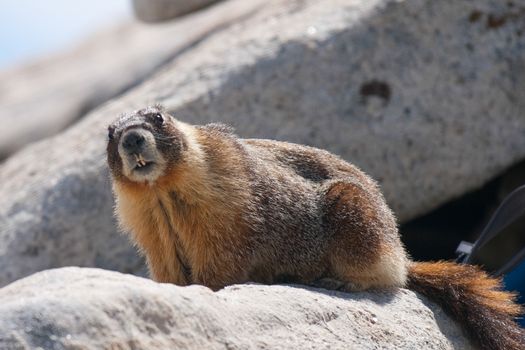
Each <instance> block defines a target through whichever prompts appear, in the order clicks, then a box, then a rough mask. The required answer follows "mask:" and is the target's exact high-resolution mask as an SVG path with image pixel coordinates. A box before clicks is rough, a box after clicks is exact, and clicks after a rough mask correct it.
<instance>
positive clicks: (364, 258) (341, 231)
mask: <svg viewBox="0 0 525 350" xmlns="http://www.w3.org/2000/svg"><path fill="white" fill-rule="evenodd" d="M323 221H324V225H325V229H326V230H327V235H328V237H329V240H330V243H329V250H328V264H329V268H328V276H325V277H327V280H330V279H332V280H335V281H341V282H342V283H343V284H344V286H342V287H340V288H337V289H340V290H347V291H358V290H365V289H369V288H385V287H401V286H403V285H404V284H405V281H406V274H407V272H406V269H407V258H406V256H405V251H404V249H403V247H402V245H401V243H400V241H399V237H398V233H397V227H396V223H395V219H394V217H393V215H392V213H391V212H390V209H388V207H387V206H386V204H385V203H384V200H383V197H382V196H381V195H380V194H379V192H378V190H377V189H376V188H375V187H371V188H365V186H364V185H362V184H360V183H357V182H354V181H352V180H348V181H340V180H339V181H334V182H331V183H330V184H329V185H328V186H327V187H326V191H325V192H324V200H323ZM319 282H321V283H323V281H322V280H320V281H319ZM331 283H332V284H334V282H333V281H332V282H331Z"/></svg>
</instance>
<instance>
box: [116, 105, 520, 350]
mask: <svg viewBox="0 0 525 350" xmlns="http://www.w3.org/2000/svg"><path fill="white" fill-rule="evenodd" d="M158 113H163V115H165V116H166V119H167V121H166V123H164V124H162V125H157V124H155V122H154V120H155V119H154V117H155V115H156V114H158ZM130 128H142V129H144V130H148V131H151V132H152V133H153V134H154V135H155V138H156V142H157V148H158V150H159V154H161V155H162V158H163V159H165V160H166V162H167V166H166V170H165V171H164V172H163V173H162V175H161V176H160V177H158V178H155V179H152V180H151V181H145V182H136V181H132V180H130V179H128V178H127V177H126V176H124V175H123V170H122V167H123V161H122V159H120V157H119V153H118V152H119V151H118V144H119V142H120V137H121V135H122V133H125V132H126V131H127V130H129V129H130ZM110 129H111V132H112V133H114V135H113V134H112V140H110V141H109V142H108V164H109V166H110V168H111V173H112V177H113V180H114V181H113V183H114V192H115V196H116V202H117V205H116V212H117V215H118V217H119V219H120V222H121V225H122V227H123V228H124V229H125V230H127V231H130V232H131V234H132V237H133V240H134V241H135V242H136V244H137V246H138V247H139V248H140V249H141V250H142V251H143V253H144V254H145V255H146V258H147V261H148V265H149V267H150V270H151V274H152V276H153V278H154V279H155V280H157V281H159V282H170V283H175V284H179V285H188V284H191V283H198V284H203V285H206V286H208V287H210V288H213V289H219V288H222V287H224V286H226V285H229V284H233V283H242V282H247V281H255V282H261V283H276V282H298V283H305V284H313V285H318V286H325V287H330V288H340V289H344V290H350V291H353V290H363V289H368V288H391V287H403V286H405V285H407V279H408V286H409V287H410V288H412V289H414V290H416V291H419V292H421V293H423V294H425V295H428V296H429V297H431V298H432V299H433V300H436V301H438V302H439V303H440V304H441V305H442V306H443V307H444V308H445V309H446V310H448V311H449V312H450V313H451V314H452V315H453V316H454V317H456V318H457V319H459V320H460V321H462V322H463V323H464V324H465V325H466V327H467V330H468V332H469V334H471V335H472V336H473V337H474V338H475V339H477V340H478V342H479V344H480V345H481V346H482V347H483V348H484V349H499V348H500V347H499V346H501V345H505V348H508V349H517V347H516V346H515V345H516V344H518V343H519V341H520V340H523V338H522V337H523V334H522V332H521V331H519V329H518V328H517V326H516V325H515V324H514V323H513V321H512V317H513V316H515V315H517V313H518V312H519V308H517V307H516V306H515V304H514V303H513V301H512V300H513V299H512V295H510V294H508V293H504V292H501V291H497V290H496V289H497V287H498V286H499V284H498V282H497V281H495V280H492V279H489V278H487V277H486V276H484V275H483V274H482V273H480V272H479V271H478V270H476V269H473V268H471V267H464V266H458V265H455V264H452V263H435V264H416V263H411V262H410V261H409V259H408V257H407V255H406V253H405V250H404V248H403V246H402V244H401V242H400V239H399V234H398V230H397V225H396V221H395V218H394V216H393V214H392V212H391V211H390V209H389V208H388V206H387V205H386V202H385V200H384V198H383V196H382V194H381V192H380V190H379V189H378V186H377V185H376V183H375V182H374V181H373V180H372V179H370V178H369V177H368V176H367V175H365V174H364V173H363V172H362V171H360V170H359V169H357V168H356V167H355V166H353V165H351V164H349V163H347V162H345V161H343V160H342V159H340V158H339V157H337V156H335V155H333V154H330V153H328V152H326V151H323V150H319V149H315V148H311V147H306V146H301V145H295V144H290V143H285V142H277V141H269V140H243V139H239V138H237V137H236V136H235V135H233V134H232V132H231V130H230V129H229V128H227V127H224V126H221V125H218V124H211V125H207V126H199V127H194V126H190V125H187V124H184V123H181V122H180V121H177V120H175V119H174V118H172V117H170V116H169V115H167V114H166V113H164V112H162V110H160V109H156V108H151V107H150V108H148V109H146V110H141V111H137V112H134V113H132V114H130V115H126V116H124V117H122V118H121V119H120V120H119V121H117V122H116V123H115V124H114V125H112V126H111V127H110ZM170 144H173V147H170ZM500 303H502V305H499V304H500ZM498 322H501V323H498ZM500 324H501V325H504V327H500V326H499V325H500ZM480 332H482V333H483V334H479V333H480Z"/></svg>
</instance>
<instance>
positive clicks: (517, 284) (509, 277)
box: [503, 260, 525, 327]
mask: <svg viewBox="0 0 525 350" xmlns="http://www.w3.org/2000/svg"><path fill="white" fill-rule="evenodd" d="M503 283H504V285H505V289H506V290H510V291H516V292H518V293H519V298H518V302H519V303H520V304H522V305H523V304H525V260H523V261H522V262H521V264H520V265H518V266H516V267H515V268H514V269H513V270H512V271H511V272H509V273H507V274H506V275H505V277H503ZM519 323H520V324H521V326H522V327H525V318H522V319H521V320H519Z"/></svg>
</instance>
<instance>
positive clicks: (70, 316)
mask: <svg viewBox="0 0 525 350" xmlns="http://www.w3.org/2000/svg"><path fill="white" fill-rule="evenodd" d="M0 348H1V349H4V350H15V349H17V350H19V349H37V348H42V349H47V350H54V349H56V350H58V349H199V350H200V349H392V350H395V349H403V350H406V349H426V350H432V349H440V350H445V349H463V350H468V349H472V347H471V346H470V344H469V342H468V340H467V339H466V338H465V337H464V336H463V334H462V331H461V330H460V328H459V327H458V325H457V324H456V323H455V322H453V321H451V320H450V319H449V318H448V317H447V316H446V315H445V314H444V313H443V312H442V311H441V310H440V309H439V308H437V307H436V306H435V305H434V304H432V303H430V302H428V301H426V300H425V299H420V298H418V296H417V295H416V294H415V293H413V292H410V291H408V290H397V291H391V292H384V293H355V294H344V293H338V292H329V291H326V290H322V289H310V288H306V287H302V286H263V285H235V286H231V287H227V288H225V289H223V290H221V291H219V292H216V293H213V292H212V291H211V290H210V289H207V288H205V287H201V286H190V287H178V286H175V285H170V284H158V283H155V282H152V281H150V280H147V279H143V278H139V277H135V276H130V275H124V274H120V273H117V272H110V271H104V270H98V269H88V268H62V269H57V270H49V271H44V272H40V273H37V274H35V275H32V276H31V277H28V278H24V279H22V280H20V281H17V282H15V283H13V284H11V285H9V286H7V287H4V288H2V289H0Z"/></svg>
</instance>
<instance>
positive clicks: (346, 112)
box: [0, 0, 525, 285]
mask: <svg viewBox="0 0 525 350" xmlns="http://www.w3.org/2000/svg"><path fill="white" fill-rule="evenodd" d="M265 3H266V6H264V7H263V8H261V9H260V10H259V11H258V12H257V13H256V14H255V15H253V16H252V17H250V18H247V19H241V20H239V21H238V22H237V23H236V24H235V25H233V26H231V27H228V28H226V29H223V30H220V31H217V32H215V33H213V34H211V35H209V36H208V37H207V38H205V39H203V40H201V41H200V42H199V43H198V44H196V45H194V46H192V47H191V48H188V49H187V50H186V51H185V52H183V53H181V54H179V55H178V56H177V57H176V58H175V59H174V60H173V61H172V62H170V63H169V64H168V65H167V66H165V67H164V68H163V69H162V70H161V71H160V72H159V73H158V74H156V75H155V76H153V77H151V78H150V79H148V80H147V81H145V82H144V83H143V84H141V85H140V86H138V87H136V88H134V89H132V90H130V91H129V92H127V93H126V94H124V95H122V96H120V97H119V98H117V99H115V100H113V101H111V102H110V103H107V104H106V105H104V106H102V107H100V108H98V109H96V110H94V111H93V112H91V113H89V114H88V115H87V116H86V117H85V118H83V119H82V121H80V122H79V123H77V124H76V125H75V126H73V127H72V128H70V129H69V130H67V131H66V132H64V133H62V134H61V135H59V136H57V137H55V138H52V139H49V140H46V141H44V142H41V143H39V144H36V145H33V146H31V147H28V148H26V149H25V150H24V151H22V152H20V153H19V154H17V155H16V156H13V157H11V158H10V159H9V160H8V161H7V162H6V163H5V164H4V165H3V166H1V167H0V240H1V241H2V243H3V244H2V245H0V266H2V269H1V270H0V285H1V284H6V283H8V282H9V281H12V280H14V279H17V278H20V277H22V276H26V275H28V274H30V273H32V272H34V271H38V270H41V269H46V268H49V267H56V266H63V265H69V264H74V265H84V266H86V265H88V266H99V267H105V268H111V269H118V270H121V271H129V272H135V271H138V266H140V263H139V262H138V260H137V259H136V257H135V256H134V255H133V253H132V252H133V249H132V248H131V247H130V245H128V244H126V242H125V240H124V239H121V238H119V235H118V234H117V233H116V231H117V229H116V227H115V224H114V220H113V218H112V210H111V207H112V202H111V195H110V191H111V190H110V186H109V181H108V171H107V168H106V165H105V159H104V157H105V156H104V153H105V150H104V147H105V137H106V130H105V127H106V125H107V124H108V123H109V122H110V121H112V120H113V119H114V118H115V117H116V116H117V115H118V114H119V113H121V112H122V111H125V110H132V109H136V108H140V107H143V106H145V105H147V104H151V103H154V102H161V103H164V104H165V106H166V107H167V108H168V109H169V110H170V111H172V112H173V113H174V114H175V115H176V116H177V117H179V118H181V119H183V120H185V121H188V122H195V123H205V122H208V121H223V122H227V123H231V124H232V125H233V126H234V127H236V128H237V132H238V134H239V135H241V136H243V137H266V138H273V139H280V140H288V141H292V142H298V143H305V144H309V145H313V146H318V147H322V148H326V149H329V150H331V151H333V152H335V153H337V154H340V155H341V156H342V157H344V158H345V159H347V160H349V161H352V162H354V163H355V164H357V165H358V166H360V167H361V168H363V169H364V170H365V171H367V172H368V173H370V174H371V175H372V176H373V177H375V178H376V179H378V180H379V181H380V183H381V186H382V188H383V190H384V192H385V194H386V197H387V200H388V202H389V203H390V205H391V206H392V207H393V209H394V210H395V212H396V213H397V215H398V217H399V218H400V220H401V221H405V220H408V219H410V218H413V217H415V216H417V215H420V214H422V213H425V212H428V211H429V210H431V209H433V208H435V207H436V206H439V205H440V204H442V203H444V202H445V201H447V200H450V199H451V198H454V197H455V196H458V195H460V194H462V193H464V192H466V191H469V190H472V189H474V188H476V187H477V186H480V185H481V184H483V183H484V182H486V181H488V180H489V179H491V178H492V177H493V176H495V175H496V174H498V173H500V172H501V171H503V170H504V169H505V168H507V167H508V166H510V165H511V164H513V163H514V162H516V161H517V160H519V159H522V158H523V157H524V155H525V137H523V135H524V134H525V121H524V119H523V116H522V112H523V110H525V109H524V108H525V64H524V63H525V62H524V57H525V55H524V52H525V51H524V50H525V35H522V30H525V28H524V22H523V21H522V20H521V18H522V17H521V16H520V14H521V13H522V12H521V11H522V10H523V9H522V8H521V7H519V6H518V5H512V6H511V3H510V2H500V1H491V0H479V1H476V2H473V1H467V0H457V1H453V2H452V1H447V2H443V1H423V0H406V1H393V0H392V1H389V0H371V1H360V0H350V1H349V0H326V1H322V2H320V1H316V0H301V1H299V0H273V1H268V2H265ZM229 4H231V3H230V2H224V3H223V4H222V5H218V7H217V8H220V7H221V6H228V5H229Z"/></svg>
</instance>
